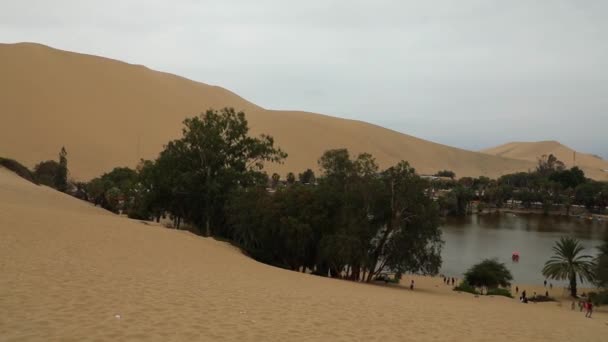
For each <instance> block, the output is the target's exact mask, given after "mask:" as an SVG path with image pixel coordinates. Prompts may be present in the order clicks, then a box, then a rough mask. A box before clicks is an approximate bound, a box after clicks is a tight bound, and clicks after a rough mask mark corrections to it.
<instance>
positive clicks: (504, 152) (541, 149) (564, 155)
mask: <svg viewBox="0 0 608 342" xmlns="http://www.w3.org/2000/svg"><path fill="white" fill-rule="evenodd" d="M481 152H483V153H487V154H491V155H495V156H499V157H506V158H512V159H518V160H525V161H530V162H536V161H537V160H538V158H540V157H541V156H542V155H549V154H553V155H554V156H555V157H557V159H558V160H560V161H562V162H563V163H564V164H565V165H566V167H573V166H578V167H579V168H581V169H582V170H583V171H584V172H585V174H586V175H587V177H590V178H594V179H596V180H604V181H608V161H606V160H604V159H602V158H600V157H598V156H596V155H593V154H588V153H581V152H578V151H575V150H574V149H572V148H570V147H568V146H566V145H564V144H562V143H560V142H559V141H555V140H547V141H515V142H510V143H506V144H503V145H499V146H495V147H492V148H488V149H484V150H482V151H481ZM604 170H605V171H604Z"/></svg>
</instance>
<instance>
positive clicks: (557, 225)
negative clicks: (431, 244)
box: [441, 213, 608, 285]
mask: <svg viewBox="0 0 608 342" xmlns="http://www.w3.org/2000/svg"><path fill="white" fill-rule="evenodd" d="M442 229H443V239H444V240H445V242H446V244H445V246H444V249H443V253H442V256H443V266H442V270H441V272H442V273H444V274H446V275H448V276H455V277H459V278H460V277H461V276H462V274H463V273H464V272H465V271H466V269H467V268H468V267H470V266H471V265H473V264H474V263H477V262H479V261H481V260H483V259H484V258H498V259H499V260H500V261H501V262H505V263H506V264H507V266H508V267H509V269H510V270H511V272H512V273H513V277H514V278H515V279H514V281H515V282H518V283H525V284H538V283H542V281H543V279H544V278H543V276H542V275H541V269H542V267H543V265H544V263H545V261H547V260H548V259H549V257H550V256H551V255H553V253H552V250H551V248H552V247H553V245H554V243H555V241H556V240H558V239H559V238H560V237H561V236H564V235H570V236H574V237H576V238H577V239H579V240H580V241H581V243H582V244H583V246H584V247H585V253H587V254H591V255H597V249H596V247H597V246H598V245H600V244H601V242H602V239H603V238H604V237H605V236H606V234H608V222H607V221H590V220H586V219H581V218H571V217H563V216H543V215H535V214H511V213H501V214H485V215H472V216H467V217H464V218H448V219H447V220H446V222H445V223H444V224H443V225H442ZM514 251H518V252H519V253H520V261H519V263H513V262H512V261H511V253H512V252H514ZM553 283H554V284H556V285H557V284H558V282H553ZM559 284H563V283H559Z"/></svg>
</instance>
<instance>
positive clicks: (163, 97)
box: [0, 43, 534, 180]
mask: <svg viewBox="0 0 608 342" xmlns="http://www.w3.org/2000/svg"><path fill="white" fill-rule="evenodd" d="M0 74H1V75H2V78H0V115H1V116H2V121H3V123H4V124H3V125H2V126H0V156H4V157H10V158H14V159H17V160H19V161H21V162H23V163H25V164H26V165H28V166H30V167H31V166H33V165H34V164H35V163H37V162H39V161H41V160H46V159H51V158H56V155H57V153H58V151H59V150H60V148H61V146H66V148H67V150H68V160H69V163H70V164H69V168H70V171H71V175H72V176H73V177H75V178H77V179H85V180H86V179H90V178H92V177H95V176H98V175H100V174H101V173H102V172H105V171H109V170H111V169H112V168H114V167H116V166H130V167H133V166H135V165H136V164H137V162H138V161H139V159H140V158H145V159H151V158H155V157H156V155H157V153H158V152H160V150H161V149H162V146H163V145H164V144H166V143H167V142H168V141H170V140H171V139H174V138H177V137H179V135H180V133H181V128H182V121H183V119H184V118H186V117H191V116H193V115H196V114H198V113H200V112H202V111H205V110H207V109H208V108H210V107H213V108H216V109H219V108H221V107H226V106H230V107H234V108H235V109H237V110H244V111H245V112H246V114H247V119H248V121H249V124H250V127H251V132H252V134H255V135H257V134H260V133H266V134H269V135H271V136H273V137H274V138H275V142H276V144H277V145H278V146H279V147H281V148H282V149H283V150H285V151H286V152H287V153H288V154H289V157H288V158H287V160H286V161H285V163H284V164H281V165H277V164H274V165H268V167H267V171H268V172H271V173H272V172H278V173H280V174H283V175H284V174H286V173H287V172H290V171H291V172H301V171H303V170H305V169H307V168H311V169H313V170H315V171H316V170H317V160H318V158H319V157H320V156H321V154H322V153H323V152H324V151H326V150H328V149H331V148H343V147H346V148H348V149H349V150H350V151H351V153H353V154H358V153H361V152H368V153H371V154H372V155H373V156H374V157H375V158H376V159H377V161H378V163H379V164H380V166H381V167H382V168H385V167H388V166H391V165H394V164H395V163H397V162H398V161H400V160H407V161H409V162H410V164H411V165H413V166H414V167H415V168H416V170H418V172H420V173H423V174H429V173H434V172H436V171H438V170H441V169H450V170H453V171H454V172H455V173H456V175H457V176H458V177H462V176H480V175H485V176H489V177H497V176H500V175H502V174H505V173H511V172H515V171H526V170H529V169H531V168H533V167H534V163H532V162H530V161H527V160H515V159H508V158H504V157H498V156H491V155H488V154H484V153H478V152H472V151H466V150H462V149H458V148H453V147H449V146H446V145H441V144H437V143H433V142H429V141H426V140H422V139H418V138H415V137H412V136H409V135H406V134H402V133H399V132H396V131H393V130H390V129H386V128H383V127H380V126H376V125H372V124H369V123H365V122H362V121H356V120H347V119H340V118H336V117H331V116H326V115H321V114H313V113H306V112H299V111H279V110H266V109H264V108H262V107H260V106H257V105H255V104H253V103H251V102H249V101H247V100H245V99H243V98H241V97H239V96H238V95H236V94H234V93H232V92H230V91H228V90H226V89H223V88H221V87H217V86H210V85H207V84H204V83H199V82H195V81H192V80H189V79H186V78H183V77H180V76H176V75H173V74H169V73H165V72H159V71H154V70H151V69H148V68H146V67H143V66H140V65H134V64H128V63H124V62H120V61H117V60H113V59H108V58H103V57H98V56H93V55H85V54H79V53H74V52H68V51H62V50H57V49H54V48H51V47H47V46H44V45H40V44H35V43H19V44H0Z"/></svg>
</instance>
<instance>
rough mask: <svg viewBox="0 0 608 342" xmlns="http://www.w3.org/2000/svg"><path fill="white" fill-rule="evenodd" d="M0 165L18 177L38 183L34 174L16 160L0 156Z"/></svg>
mask: <svg viewBox="0 0 608 342" xmlns="http://www.w3.org/2000/svg"><path fill="white" fill-rule="evenodd" d="M0 166H3V167H5V168H7V169H8V170H11V171H13V172H14V173H16V174H17V175H18V176H19V177H21V178H23V179H25V180H28V181H30V182H32V183H34V184H38V181H37V180H36V176H35V175H34V174H33V173H32V172H31V171H30V170H29V169H28V168H27V167H25V166H23V165H22V164H21V163H19V162H18V161H16V160H13V159H8V158H2V157H0Z"/></svg>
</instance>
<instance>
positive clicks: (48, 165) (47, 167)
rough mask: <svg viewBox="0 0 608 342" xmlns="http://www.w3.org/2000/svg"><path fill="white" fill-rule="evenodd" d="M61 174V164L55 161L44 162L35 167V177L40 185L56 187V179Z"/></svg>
mask: <svg viewBox="0 0 608 342" xmlns="http://www.w3.org/2000/svg"><path fill="white" fill-rule="evenodd" d="M58 173H59V163H58V162H57V161H55V160H46V161H42V162H40V163H38V164H36V166H34V176H35V177H36V179H37V180H38V182H39V183H40V184H44V185H46V186H49V187H51V188H54V187H55V179H56V178H57V174H58Z"/></svg>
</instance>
